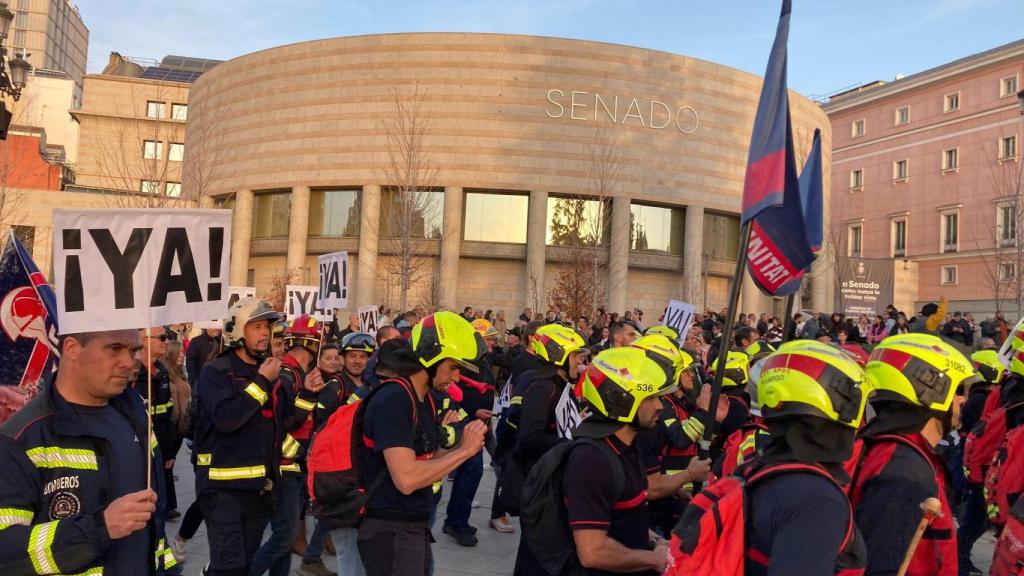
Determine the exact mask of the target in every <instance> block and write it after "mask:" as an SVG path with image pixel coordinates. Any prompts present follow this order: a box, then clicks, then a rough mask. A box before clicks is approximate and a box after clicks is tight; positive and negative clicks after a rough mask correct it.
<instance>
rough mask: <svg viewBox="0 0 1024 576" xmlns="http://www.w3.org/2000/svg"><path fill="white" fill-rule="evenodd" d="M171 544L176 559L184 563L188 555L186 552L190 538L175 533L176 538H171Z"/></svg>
mask: <svg viewBox="0 0 1024 576" xmlns="http://www.w3.org/2000/svg"><path fill="white" fill-rule="evenodd" d="M170 546H171V554H172V555H173V556H174V559H175V560H177V561H178V564H184V563H185V559H186V558H187V557H188V554H187V553H186V552H185V547H186V546H188V540H185V539H184V538H182V537H181V536H178V535H177V534H175V535H174V538H171V542H170Z"/></svg>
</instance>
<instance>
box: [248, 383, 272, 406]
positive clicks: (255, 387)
mask: <svg viewBox="0 0 1024 576" xmlns="http://www.w3.org/2000/svg"><path fill="white" fill-rule="evenodd" d="M245 393H246V394H248V395H249V396H252V397H253V399H254V400H256V401H257V402H259V403H260V406H263V405H264V404H266V403H267V393H266V392H264V391H263V388H260V386H259V384H257V383H255V382H250V383H249V385H248V386H246V387H245Z"/></svg>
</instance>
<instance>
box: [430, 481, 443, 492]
mask: <svg viewBox="0 0 1024 576" xmlns="http://www.w3.org/2000/svg"><path fill="white" fill-rule="evenodd" d="M441 486H442V483H441V482H434V483H433V484H432V485H431V486H430V489H431V490H433V491H434V494H437V493H438V492H440V491H441Z"/></svg>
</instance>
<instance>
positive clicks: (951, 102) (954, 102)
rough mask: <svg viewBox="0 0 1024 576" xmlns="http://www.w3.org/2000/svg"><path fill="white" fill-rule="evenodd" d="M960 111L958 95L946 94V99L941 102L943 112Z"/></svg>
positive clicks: (956, 93) (954, 93) (957, 93)
mask: <svg viewBox="0 0 1024 576" xmlns="http://www.w3.org/2000/svg"><path fill="white" fill-rule="evenodd" d="M959 109H960V93H959V92H953V93H952V94H946V97H945V98H944V99H943V101H942V111H943V112H956V111H957V110H959Z"/></svg>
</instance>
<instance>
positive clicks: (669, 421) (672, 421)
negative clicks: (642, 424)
mask: <svg viewBox="0 0 1024 576" xmlns="http://www.w3.org/2000/svg"><path fill="white" fill-rule="evenodd" d="M662 423H663V424H664V425H665V426H671V425H673V424H675V423H676V419H675V418H666V419H665V420H663V421H662Z"/></svg>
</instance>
